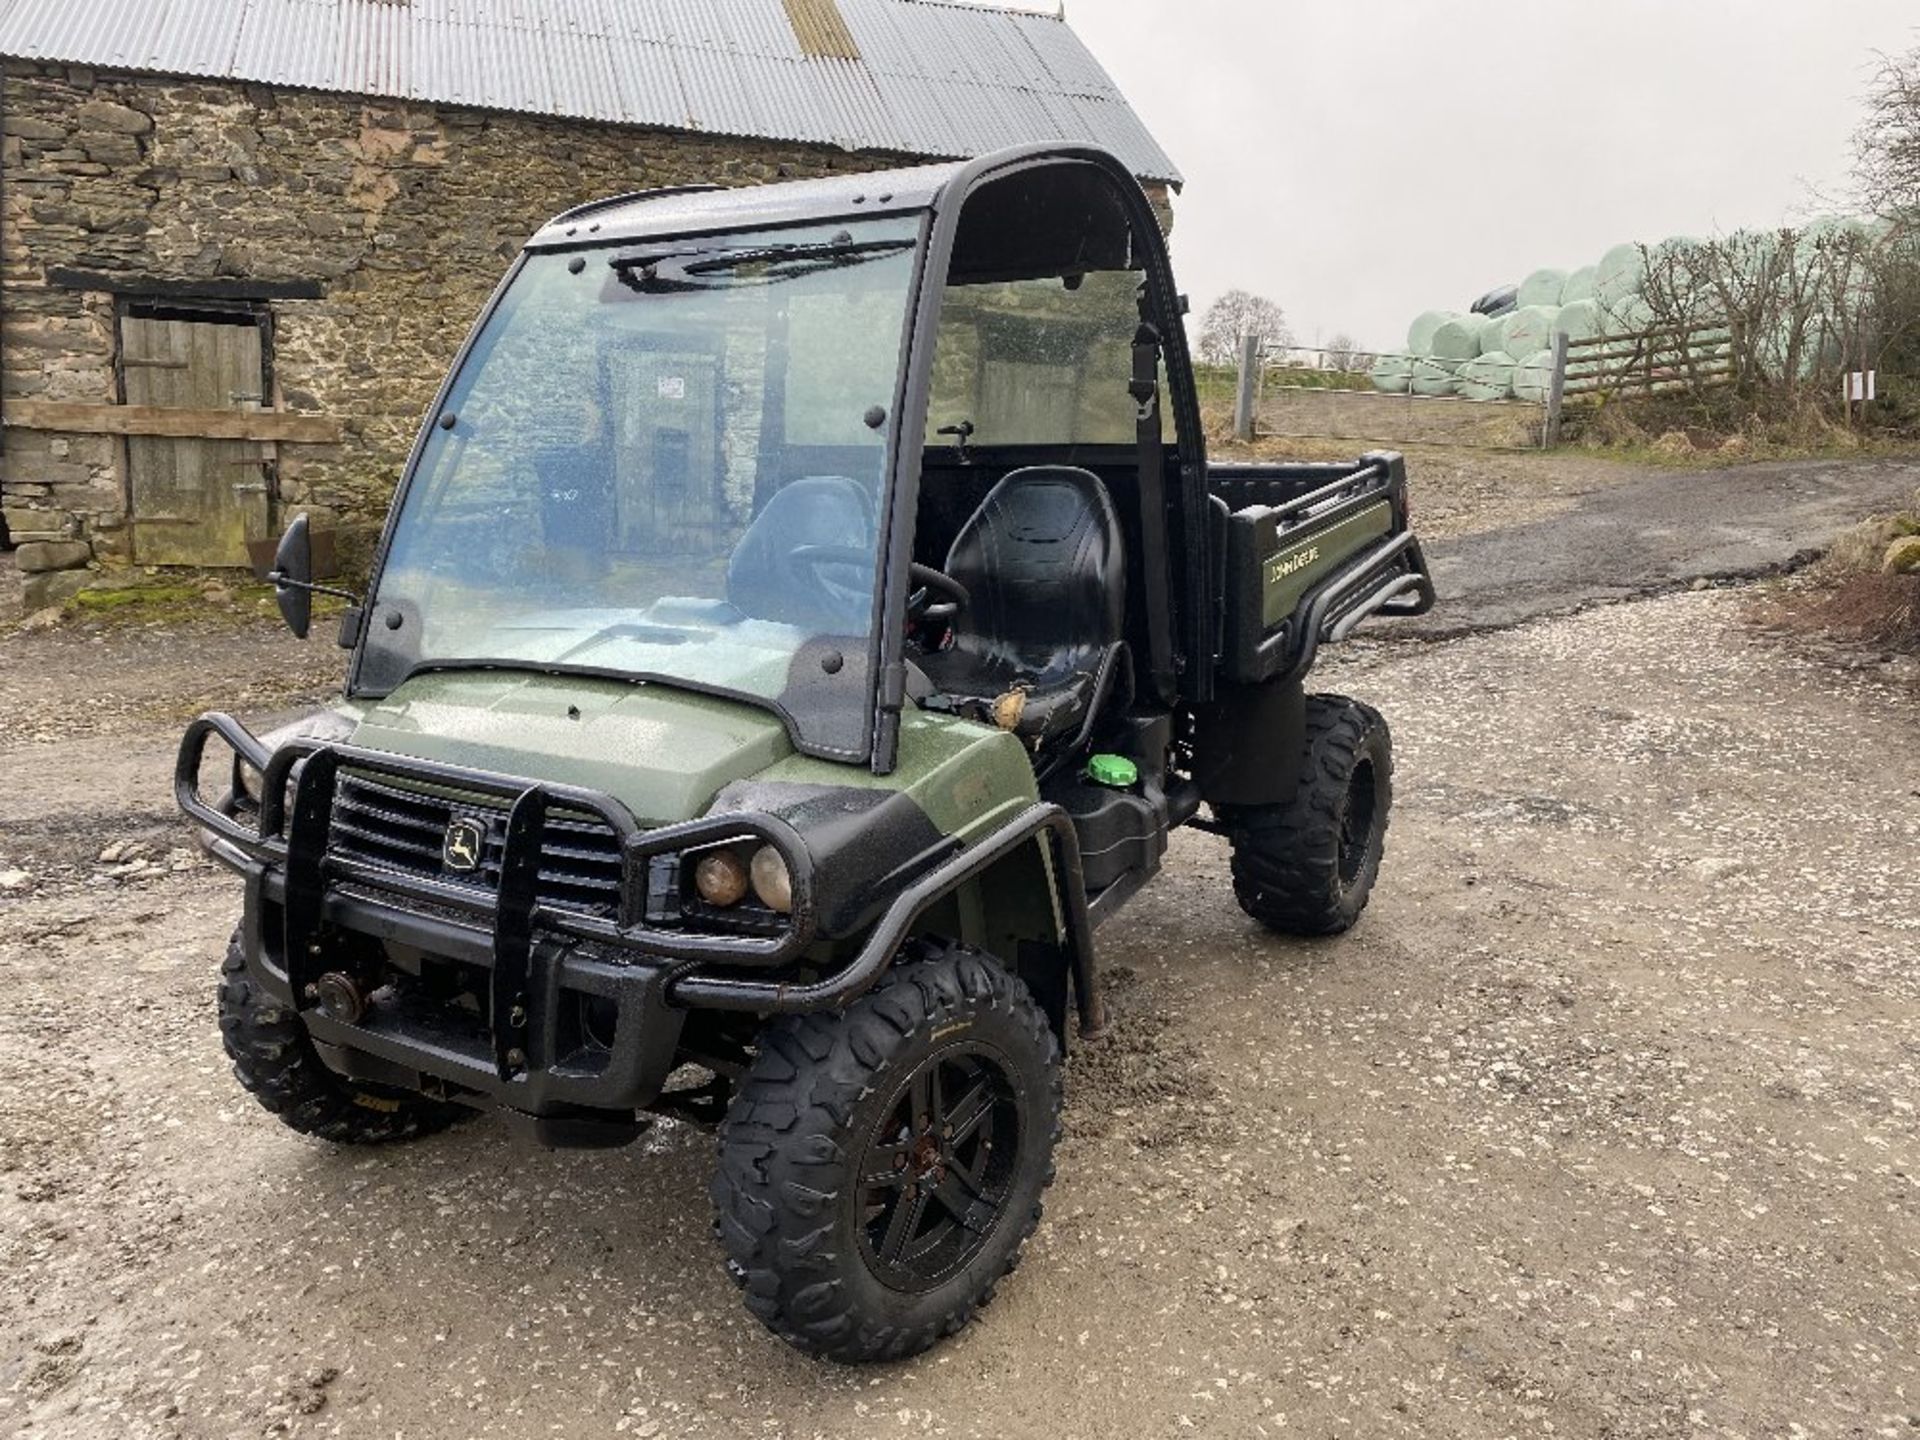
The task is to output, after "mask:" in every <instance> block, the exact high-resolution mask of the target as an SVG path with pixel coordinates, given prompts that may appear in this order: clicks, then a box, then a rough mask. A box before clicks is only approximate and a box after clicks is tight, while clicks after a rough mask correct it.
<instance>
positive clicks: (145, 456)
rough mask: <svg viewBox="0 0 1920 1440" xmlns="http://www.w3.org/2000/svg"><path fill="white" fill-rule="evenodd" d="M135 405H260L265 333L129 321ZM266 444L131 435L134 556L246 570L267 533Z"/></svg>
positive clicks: (219, 324) (242, 319)
mask: <svg viewBox="0 0 1920 1440" xmlns="http://www.w3.org/2000/svg"><path fill="white" fill-rule="evenodd" d="M120 345H121V364H122V365H123V367H124V371H125V374H126V393H127V403H128V404H129V405H160V406H165V407H167V408H169V409H187V410H253V409H258V408H260V405H261V403H262V397H263V393H264V388H265V380H266V371H265V366H264V356H263V353H262V350H261V343H260V326H259V324H258V323H257V322H256V321H255V320H254V317H252V316H251V315H237V316H235V317H234V321H232V322H229V321H225V320H214V319H211V318H209V319H207V320H171V319H169V320H160V319H145V318H139V317H136V316H131V315H129V316H126V317H125V318H123V319H122V320H121V322H120ZM266 448H267V447H263V446H262V445H260V444H258V443H256V442H253V441H247V440H203V439H197V438H195V439H173V438H163V437H160V436H154V435H130V436H128V437H127V474H128V478H129V480H130V482H131V489H132V512H133V558H134V559H135V560H136V561H138V562H139V563H140V564H142V565H211V566H225V565H245V564H246V563H247V544H246V542H247V541H249V540H258V539H261V538H262V537H264V536H265V535H266V534H267V533H268V530H267V526H268V523H269V501H270V495H269V482H268V457H267V455H266V454H265V453H264V451H265V449H266Z"/></svg>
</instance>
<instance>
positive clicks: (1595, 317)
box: [1558, 300, 1600, 341]
mask: <svg viewBox="0 0 1920 1440" xmlns="http://www.w3.org/2000/svg"><path fill="white" fill-rule="evenodd" d="M1558 328H1559V329H1560V330H1561V331H1562V332H1563V333H1564V334H1565V335H1566V337H1567V339H1568V340H1569V341H1580V340H1597V339H1599V338H1600V304H1599V302H1598V301H1597V300H1576V301H1574V302H1573V303H1572V304H1571V305H1562V306H1561V307H1560V314H1559V317H1558Z"/></svg>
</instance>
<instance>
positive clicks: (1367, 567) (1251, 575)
mask: <svg viewBox="0 0 1920 1440" xmlns="http://www.w3.org/2000/svg"><path fill="white" fill-rule="evenodd" d="M1221 481H1222V483H1220V484H1218V485H1217V486H1216V489H1218V490H1228V491H1231V489H1233V488H1235V477H1234V476H1233V475H1232V474H1231V472H1229V473H1227V474H1226V475H1223V476H1222V477H1221ZM1224 579H1225V588H1226V594H1225V602H1226V614H1225V617H1224V626H1225V633H1224V635H1223V637H1222V641H1223V643H1222V646H1221V651H1222V656H1221V658H1222V662H1223V668H1224V672H1225V677H1226V678H1227V679H1229V680H1233V681H1237V682H1239V683H1241V684H1257V683H1259V682H1262V681H1266V680H1272V679H1275V678H1281V677H1285V678H1292V677H1294V676H1297V675H1299V674H1301V673H1302V672H1303V671H1305V669H1306V668H1307V667H1308V666H1309V665H1310V664H1312V662H1313V654H1314V651H1315V650H1316V649H1317V648H1318V646H1319V645H1320V644H1321V643H1322V642H1323V641H1330V640H1339V639H1344V638H1345V636H1346V635H1347V634H1348V633H1349V632H1350V631H1351V630H1352V629H1353V627H1354V626H1355V625H1357V624H1359V623H1360V621H1362V620H1364V619H1366V618H1367V617H1368V616H1369V615H1376V614H1399V615H1417V614H1421V613H1423V612H1425V611H1426V610H1428V609H1430V608H1432V605H1433V585H1432V582H1431V581H1430V580H1429V579H1428V577H1427V566H1426V560H1425V558H1424V556H1422V555H1421V553H1420V545H1419V542H1418V541H1417V540H1416V539H1415V538H1414V535H1413V532H1412V530H1411V529H1410V528H1409V526H1408V523H1407V478H1406V463H1405V461H1403V460H1402V459H1401V457H1400V456H1398V455H1387V454H1381V455H1369V456H1367V457H1365V458H1364V459H1363V460H1362V461H1361V462H1360V464H1359V465H1358V466H1357V467H1351V468H1349V467H1342V468H1341V470H1340V472H1339V473H1338V474H1337V475H1336V476H1335V477H1334V478H1332V479H1329V480H1327V482H1326V483H1324V484H1322V485H1321V486H1320V487H1319V488H1317V489H1312V490H1307V491H1306V492H1305V493H1302V494H1299V495H1298V496H1297V498H1292V499H1289V500H1286V501H1284V502H1283V503H1281V504H1277V505H1269V504H1253V505H1248V506H1245V507H1244V508H1242V509H1239V510H1235V511H1233V512H1232V513H1231V514H1229V515H1228V516H1227V520H1226V555H1225V576H1224Z"/></svg>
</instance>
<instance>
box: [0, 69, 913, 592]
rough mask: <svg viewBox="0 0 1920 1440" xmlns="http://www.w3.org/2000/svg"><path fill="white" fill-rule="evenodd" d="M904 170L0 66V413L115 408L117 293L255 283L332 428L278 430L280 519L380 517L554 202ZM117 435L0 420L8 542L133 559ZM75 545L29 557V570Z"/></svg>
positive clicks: (306, 407) (856, 159) (651, 134)
mask: <svg viewBox="0 0 1920 1440" xmlns="http://www.w3.org/2000/svg"><path fill="white" fill-rule="evenodd" d="M901 163H912V162H911V161H902V160H901V159H900V158H899V157H895V156H883V155H866V154H863V155H854V154H848V153H845V152H841V151H836V150H831V149H825V148H820V147H810V146H802V145H781V144H779V143H776V142H769V141H761V140H736V139H729V138H724V137H712V136H696V135H689V134H684V133H674V132H666V131H649V130H642V129H634V128H627V127H617V126H609V125H598V124H588V123H583V122H569V121H564V120H557V119H549V118H544V117H536V116H526V115H508V114H497V113H487V112H480V111H474V110H463V109H453V108H446V107H439V106H433V105H425V104H411V103H405V102H395V101H385V100H369V99H364V98H353V97H345V96H338V95H323V94H314V93H307V92H290V91H278V90H275V89H273V88H271V87H266V86H259V85H239V84H230V83H212V82H199V81H188V80H172V79H164V78H154V77H140V76H130V75H117V74H109V73H106V72H101V71H93V70H88V69H83V68H77V67H69V66H52V65H41V64H30V63H25V62H17V61H7V62H6V66H5V73H4V89H0V165H3V175H0V412H4V410H5V408H6V406H7V405H8V404H9V403H10V402H12V401H14V400H22V399H33V400H66V401H81V402H90V403H96V404H112V403H116V402H118V401H119V400H120V399H121V394H120V390H119V379H118V376H117V374H116V364H115V358H116V357H115V353H114V352H115V346H116V343H117V342H116V335H117V329H116V303H117V297H118V296H120V295H164V294H168V293H173V294H176V295H178V294H181V293H188V294H192V293H199V294H203V295H205V294H218V293H227V294H231V295H233V296H236V297H240V296H245V297H254V298H261V299H265V300H267V301H269V303H270V307H271V312H272V373H273V390H274V394H273V396H272V405H273V408H281V409H285V410H289V411H293V412H310V413H313V414H318V415H328V416H334V417H337V418H338V419H339V420H340V422H341V424H342V425H343V427H344V438H343V440H342V442H341V443H340V444H337V445H325V446H317V445H296V444H281V445H279V447H278V483H279V494H280V505H281V509H282V510H286V509H290V508H292V507H297V506H303V505H304V506H315V507H322V508H323V509H324V510H332V511H334V512H337V513H338V514H340V515H341V516H343V517H346V518H348V519H357V520H362V521H366V522H372V521H375V520H377V519H378V518H379V516H380V514H381V513H382V512H383V510H384V508H385V506H386V504H387V501H388V499H389V497H390V495H391V492H392V487H393V484H394V482H395V480H396V479H397V478H398V476H399V472H400V469H401V467H402V465H403V464H404V463H405V460H406V455H407V451H408V449H409V448H410V446H411V445H412V442H413V438H414V434H415V431H416V429H417V427H418V425H419V424H420V420H421V417H422V416H423V414H424V413H425V410H426V407H427V406H428V404H429V403H430V402H431V401H432V399H433V395H434V392H435V390H436V389H437V387H438V385H439V383H440V379H441V377H442V376H443V374H444V373H445V371H446V369H447V366H448V364H449V362H450V361H451V360H452V358H453V355H454V352H455V351H456V350H457V349H458V347H459V345H460V342H461V340H462V339H463V338H464V336H465V335H466V333H467V330H468V328H469V327H470V326H471V324H472V323H473V320H474V318H475V316H476V315H477V313H478V312H479V310H480V308H481V306H482V304H483V303H484V302H485V300H486V298H487V296H488V294H489V293H490V292H491V290H492V288H493V286H494V284H495V283H496V281H497V280H498V279H499V277H500V275H501V273H502V272H503V271H504V269H505V268H506V266H507V264H508V262H509V261H511V260H512V258H513V256H514V254H515V253H516V252H517V251H518V250H519V248H520V246H521V244H522V243H523V242H524V241H525V240H526V238H527V237H528V236H529V235H531V234H532V233H533V232H534V231H535V230H536V229H537V228H539V226H540V225H541V224H542V223H543V222H545V221H546V220H547V219H548V218H550V217H551V216H552V215H554V214H555V213H557V212H558V211H561V210H564V209H566V208H567V207H569V206H571V205H575V204H578V203H580V202H581V201H584V200H589V199H593V198H595V197H598V196H604V195H609V194H615V193H618V192H622V191H627V190H635V189H644V188H649V187H653V186H660V185H677V184H687V183H693V182H699V181H713V182H718V183H721V184H747V183H754V182H765V181H770V180H774V179H777V178H781V177H793V178H802V177H807V176H814V175H822V174H829V173H834V172H841V171H848V170H857V169H871V168H877V167H881V166H887V165H896V164H901ZM125 451H126V442H125V441H124V440H122V439H121V438H120V437H118V436H108V435H90V434H77V433H76V434H61V433H58V432H54V431H48V430H39V429H24V428H19V427H17V426H15V425H9V426H8V427H7V429H6V431H5V451H4V459H3V460H0V463H3V464H4V470H3V471H0V485H3V487H4V497H3V498H4V504H5V507H6V518H7V520H8V521H9V523H10V525H11V528H12V530H13V532H14V536H15V538H16V540H18V539H20V538H21V537H22V536H31V535H41V534H50V533H59V534H63V535H65V536H68V537H70V538H71V539H73V540H78V541H85V542H89V543H90V544H91V546H92V550H93V552H94V554H95V555H96V556H97V557H98V558H100V559H103V560H108V561H113V560H124V559H126V558H128V556H129V536H130V533H131V532H130V531H129V529H128V525H127V519H126V507H127V478H126V473H125V472H126V462H125ZM80 553H81V552H79V551H77V550H75V549H74V548H73V547H72V546H71V545H69V546H67V547H65V548H64V549H63V550H60V551H57V552H56V551H41V550H39V549H37V548H36V549H35V550H33V551H30V552H23V554H22V557H21V558H22V568H23V569H24V568H26V565H27V563H29V562H31V563H33V564H40V563H43V562H46V561H51V560H53V559H59V560H60V561H61V563H62V564H66V563H69V562H70V561H71V560H72V559H73V558H74V556H76V555H78V554H80ZM74 578H75V579H76V580H77V579H78V577H74ZM42 588H43V589H45V588H48V587H47V586H46V585H45V584H43V585H42ZM42 598H46V597H42Z"/></svg>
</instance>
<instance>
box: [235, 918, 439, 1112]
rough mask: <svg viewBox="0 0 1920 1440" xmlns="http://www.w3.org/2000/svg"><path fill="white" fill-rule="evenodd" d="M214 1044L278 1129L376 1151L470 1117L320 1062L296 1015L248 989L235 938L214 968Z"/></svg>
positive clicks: (243, 960) (237, 934) (242, 956)
mask: <svg viewBox="0 0 1920 1440" xmlns="http://www.w3.org/2000/svg"><path fill="white" fill-rule="evenodd" d="M220 1038H221V1040H222V1041H224V1042H225V1044H226V1049H227V1058H228V1059H229V1060H231V1061H233V1074H234V1078H235V1079H237V1080H238V1081H239V1082H240V1084H241V1086H242V1087H243V1088H244V1089H245V1090H246V1091H247V1092H248V1093H249V1094H251V1095H252V1096H253V1098H254V1099H255V1100H258V1101H259V1102H260V1104H261V1106H262V1107H263V1108H265V1109H266V1110H268V1111H270V1112H272V1113H273V1114H274V1115H277V1116H278V1117H279V1118H280V1121H281V1123H282V1124H284V1125H286V1126H288V1127H289V1128H291V1129H294V1130H298V1131H299V1132H300V1133H301V1134H302V1135H313V1136H317V1137H318V1138H319V1139H322V1140H331V1141H333V1142H334V1143H335V1144H339V1145H384V1144H387V1143H390V1142H392V1141H395V1140H414V1139H418V1138H419V1137H420V1136H422V1135H431V1134H433V1133H434V1132H435V1131H438V1130H444V1129H446V1128H447V1127H448V1126H449V1125H452V1124H453V1123H455V1122H456V1121H458V1120H461V1119H464V1118H465V1117H467V1116H468V1115H471V1114H472V1113H473V1112H472V1111H470V1110H467V1109H465V1108H464V1107H462V1106H459V1105H449V1104H445V1103H443V1102H441V1101H436V1100H428V1099H427V1098H425V1097H424V1096H420V1095H408V1094H404V1093H402V1092H397V1091H394V1092H389V1091H384V1090H374V1089H370V1088H368V1087H367V1086H364V1085H360V1084H357V1083H355V1082H354V1081H351V1080H348V1079H346V1078H344V1077H343V1076H340V1075H336V1074H334V1073H333V1071H331V1070H329V1069H328V1068H327V1067H326V1065H325V1064H324V1063H322V1061H321V1059H320V1056H319V1055H318V1053H316V1052H315V1050H314V1048H313V1042H312V1041H311V1040H309V1039H308V1038H307V1030H306V1026H304V1025H303V1024H301V1022H300V1017H299V1016H298V1015H296V1014H294V1013H293V1012H292V1011H291V1010H289V1009H288V1008H287V1007H286V1006H284V1005H282V1004H280V1003H279V1002H278V1001H276V1000H274V999H273V998H272V997H271V996H268V995H262V994H261V993H260V992H259V991H258V990H256V989H254V987H253V982H252V980H250V979H249V978H248V977H247V957H246V951H245V950H244V949H243V948H242V943H241V938H240V932H239V931H238V930H236V931H234V932H233V938H232V939H231V940H230V941H228V942H227V958H226V960H225V961H224V962H223V963H222V964H221V966H220Z"/></svg>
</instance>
